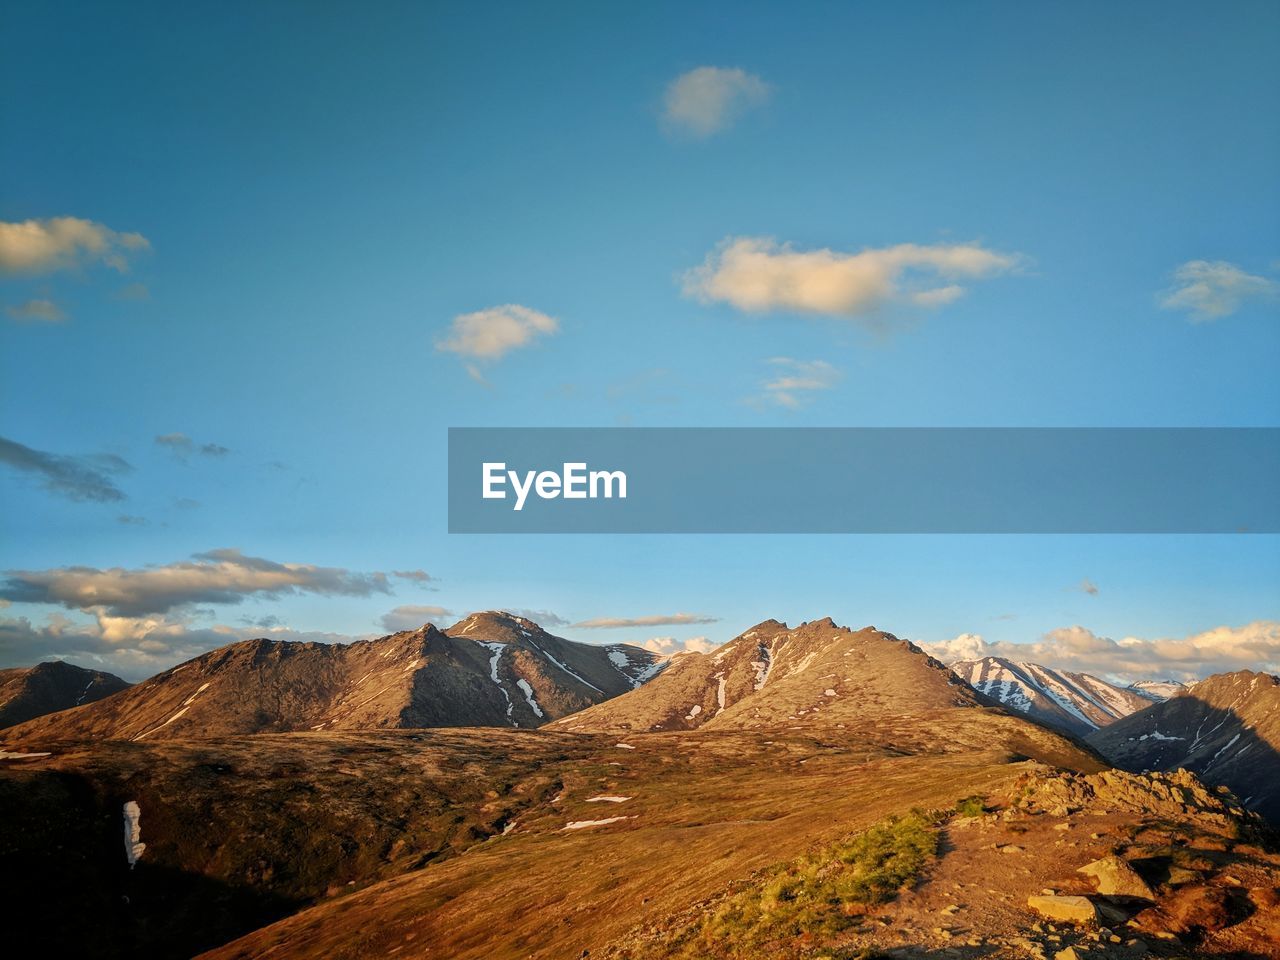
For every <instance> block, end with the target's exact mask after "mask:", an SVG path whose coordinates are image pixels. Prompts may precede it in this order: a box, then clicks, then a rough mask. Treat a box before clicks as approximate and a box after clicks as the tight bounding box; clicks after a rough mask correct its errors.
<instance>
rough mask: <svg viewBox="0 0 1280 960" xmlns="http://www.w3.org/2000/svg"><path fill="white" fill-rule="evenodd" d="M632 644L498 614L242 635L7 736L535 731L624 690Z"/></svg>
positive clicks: (634, 657)
mask: <svg viewBox="0 0 1280 960" xmlns="http://www.w3.org/2000/svg"><path fill="white" fill-rule="evenodd" d="M656 660H657V658H656V656H655V655H654V654H651V653H649V652H647V651H645V650H641V649H639V648H637V647H630V646H614V647H593V646H588V645H586V644H576V643H572V642H570V641H568V640H562V639H560V638H558V637H552V636H551V635H550V634H547V633H545V632H544V631H543V630H542V629H541V628H540V627H538V626H537V624H534V623H532V622H531V621H527V620H522V619H520V618H518V617H512V616H510V615H507V614H502V613H484V614H476V615H473V616H471V617H468V618H467V619H466V620H464V621H462V622H461V623H459V624H457V625H455V626H454V627H452V628H450V630H449V631H447V632H441V631H439V630H437V629H436V628H435V627H434V626H432V625H431V624H427V625H426V626H424V627H422V628H421V629H420V630H414V631H405V632H402V633H396V634H392V635H390V636H386V637H381V638H379V639H377V640H366V641H359V642H356V643H351V644H323V643H294V642H289V641H275V640H247V641H243V642H241V643H234V644H231V645H229V646H226V647H222V648H220V649H218V650H214V651H211V652H209V653H206V654H204V655H202V656H200V657H196V658H195V659H194V660H189V661H187V662H186V663H184V664H180V665H179V666H177V667H174V668H173V669H171V670H167V671H165V672H164V673H161V674H159V675H157V676H155V677H152V678H151V679H150V680H147V681H145V682H143V683H140V684H138V685H136V686H134V687H132V688H130V689H129V690H127V691H125V692H123V693H121V694H118V695H116V696H114V697H111V698H109V699H107V700H104V701H100V702H99V703H95V704H91V705H89V706H85V707H81V708H79V709H77V710H74V711H70V712H67V713H64V714H60V715H58V716H57V717H46V718H41V719H38V720H34V721H31V722H30V723H26V724H23V725H21V726H19V727H15V728H14V729H12V730H9V731H6V734H5V736H6V739H7V740H10V741H13V740H15V739H24V740H28V739H31V738H36V739H41V738H43V739H48V738H50V737H62V738H107V739H123V740H144V739H146V740H153V739H179V738H184V737H209V736H223V735H229V734H242V733H266V732H285V731H290V730H357V729H372V728H387V727H457V726H507V727H526V728H528V727H536V726H539V725H541V724H543V723H546V722H547V721H548V720H551V719H554V718H556V717H560V716H564V715H565V714H567V713H571V712H573V711H576V710H580V709H582V708H584V707H588V706H591V705H592V704H595V703H599V702H600V701H602V700H604V699H606V698H607V697H610V696H615V695H617V694H619V693H622V692H623V691H627V690H631V689H632V688H633V687H634V685H635V684H636V683H639V682H640V680H641V679H642V678H643V676H644V675H645V671H646V670H650V669H652V668H653V666H654V664H655V661H656Z"/></svg>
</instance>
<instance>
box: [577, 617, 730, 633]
mask: <svg viewBox="0 0 1280 960" xmlns="http://www.w3.org/2000/svg"><path fill="white" fill-rule="evenodd" d="M719 619H720V618H719V617H708V616H706V615H704V614H701V613H669V614H657V615H654V616H648V617H596V618H595V619H592V620H582V621H580V622H578V623H575V624H573V626H574V627H575V628H577V629H579V630H620V629H624V628H629V627H668V626H680V625H687V624H696V623H716V622H717V621H718V620H719Z"/></svg>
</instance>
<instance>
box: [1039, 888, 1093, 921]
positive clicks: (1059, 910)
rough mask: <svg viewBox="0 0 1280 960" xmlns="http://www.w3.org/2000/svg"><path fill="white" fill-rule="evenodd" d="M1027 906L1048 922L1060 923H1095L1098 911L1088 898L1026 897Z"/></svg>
mask: <svg viewBox="0 0 1280 960" xmlns="http://www.w3.org/2000/svg"><path fill="white" fill-rule="evenodd" d="M1027 906H1028V907H1030V908H1031V909H1032V910H1034V911H1035V912H1036V913H1038V914H1040V916H1042V917H1047V918H1048V919H1050V920H1058V921H1060V922H1062V923H1096V922H1097V920H1098V910H1097V908H1096V907H1095V906H1094V905H1093V901H1092V900H1090V899H1089V898H1088V897H1066V896H1058V895H1055V896H1051V897H1050V896H1045V895H1043V894H1042V895H1040V896H1038V897H1027Z"/></svg>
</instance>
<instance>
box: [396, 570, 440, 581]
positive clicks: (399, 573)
mask: <svg viewBox="0 0 1280 960" xmlns="http://www.w3.org/2000/svg"><path fill="white" fill-rule="evenodd" d="M391 575H392V576H393V577H398V578H399V579H401V580H409V581H412V582H413V583H423V584H425V583H430V582H431V581H432V580H433V579H435V578H434V577H432V576H431V574H429V573H427V571H425V570H392V571H391Z"/></svg>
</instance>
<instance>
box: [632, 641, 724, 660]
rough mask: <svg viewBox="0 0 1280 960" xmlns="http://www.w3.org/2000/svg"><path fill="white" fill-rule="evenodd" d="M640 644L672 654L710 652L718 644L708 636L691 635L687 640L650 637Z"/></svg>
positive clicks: (664, 654) (653, 650) (664, 653)
mask: <svg viewBox="0 0 1280 960" xmlns="http://www.w3.org/2000/svg"><path fill="white" fill-rule="evenodd" d="M639 646H641V647H644V648H645V649H646V650H649V651H652V652H653V653H660V654H662V655H663V656H670V655H671V654H673V653H710V652H711V651H712V650H714V649H715V648H716V647H717V646H718V644H715V643H712V642H711V641H710V640H708V639H707V638H706V637H689V638H688V639H687V640H677V639H676V638H675V637H650V638H649V639H648V640H645V641H644V642H643V643H641V644H639Z"/></svg>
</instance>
